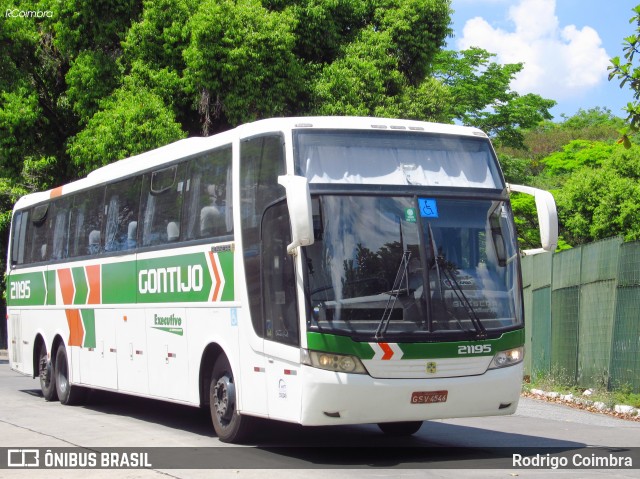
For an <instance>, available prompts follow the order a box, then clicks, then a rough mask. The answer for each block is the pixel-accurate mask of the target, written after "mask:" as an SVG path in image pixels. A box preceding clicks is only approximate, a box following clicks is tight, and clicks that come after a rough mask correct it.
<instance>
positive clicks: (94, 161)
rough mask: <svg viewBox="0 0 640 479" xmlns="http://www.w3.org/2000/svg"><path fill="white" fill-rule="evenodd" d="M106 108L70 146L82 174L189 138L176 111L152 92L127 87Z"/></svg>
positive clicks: (106, 102)
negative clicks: (175, 114) (179, 121)
mask: <svg viewBox="0 0 640 479" xmlns="http://www.w3.org/2000/svg"><path fill="white" fill-rule="evenodd" d="M103 105H104V106H103V109H102V110H101V111H99V112H98V113H96V114H95V115H94V116H93V117H92V118H91V120H89V122H88V123H87V126H86V128H85V129H84V130H82V131H81V132H80V133H79V134H78V135H76V136H75V138H74V139H73V140H72V141H71V143H70V146H69V154H70V156H71V161H72V162H73V164H74V165H75V167H76V168H77V170H78V173H79V174H86V173H89V172H90V171H91V170H93V169H95V168H98V167H100V166H104V165H106V164H108V163H111V162H113V161H115V160H118V159H121V158H124V157H126V156H129V155H135V154H138V153H142V152H145V151H148V150H151V149H153V148H156V147H158V146H160V145H165V144H168V143H171V142H173V141H176V140H178V139H180V138H184V137H185V136H186V134H185V133H184V131H183V130H182V129H181V127H180V124H179V123H177V122H176V121H175V116H174V114H173V111H172V110H171V109H170V108H167V107H166V106H165V105H164V103H163V102H162V99H161V98H160V97H159V96H157V95H156V94H154V93H152V92H150V91H147V90H144V89H136V90H130V89H128V88H126V87H123V88H121V89H118V90H116V91H115V92H114V93H113V94H112V95H111V96H110V97H109V98H108V99H106V100H105V101H104V102H103Z"/></svg>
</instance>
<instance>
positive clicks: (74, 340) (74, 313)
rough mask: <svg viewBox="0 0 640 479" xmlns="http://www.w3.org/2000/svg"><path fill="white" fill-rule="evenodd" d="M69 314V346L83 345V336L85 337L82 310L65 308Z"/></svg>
mask: <svg viewBox="0 0 640 479" xmlns="http://www.w3.org/2000/svg"><path fill="white" fill-rule="evenodd" d="M64 312H65V314H66V315H67V324H69V341H68V343H67V344H68V345H69V346H82V338H83V337H84V328H83V326H82V319H81V318H80V311H79V310H77V309H65V310H64Z"/></svg>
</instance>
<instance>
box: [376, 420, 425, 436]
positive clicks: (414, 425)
mask: <svg viewBox="0 0 640 479" xmlns="http://www.w3.org/2000/svg"><path fill="white" fill-rule="evenodd" d="M378 427H379V428H380V430H381V431H382V432H383V433H385V434H386V435H387V436H411V435H412V434H415V433H416V432H418V430H419V429H420V428H421V427H422V421H407V422H381V423H379V424H378Z"/></svg>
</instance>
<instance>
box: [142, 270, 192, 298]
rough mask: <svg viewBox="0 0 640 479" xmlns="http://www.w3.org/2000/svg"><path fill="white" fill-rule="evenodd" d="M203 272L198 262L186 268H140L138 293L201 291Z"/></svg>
mask: <svg viewBox="0 0 640 479" xmlns="http://www.w3.org/2000/svg"><path fill="white" fill-rule="evenodd" d="M203 278H204V273H203V270H202V266H201V265H199V264H195V265H189V266H187V267H186V268H184V267H180V266H174V267H171V268H155V269H141V270H140V272H139V273H138V292H139V293H140V294H166V293H188V292H191V291H196V292H198V291H202V288H203V286H204V281H203Z"/></svg>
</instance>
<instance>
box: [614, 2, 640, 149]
mask: <svg viewBox="0 0 640 479" xmlns="http://www.w3.org/2000/svg"><path fill="white" fill-rule="evenodd" d="M633 13H634V15H633V16H632V17H631V19H630V20H629V23H630V24H633V25H634V26H635V31H634V33H633V34H631V35H629V36H628V37H625V38H624V41H623V43H622V45H623V47H622V51H623V58H622V59H621V58H620V57H619V56H616V57H613V58H612V59H611V65H610V66H609V80H610V81H611V80H613V79H617V80H618V81H619V82H620V88H623V87H624V86H626V85H627V86H628V87H629V88H631V91H632V96H633V101H631V102H629V103H627V106H626V107H625V111H626V112H627V121H628V123H629V127H630V129H624V130H622V131H621V133H622V138H621V141H622V142H623V143H624V144H625V146H626V147H630V146H631V142H630V139H629V134H630V133H632V132H637V131H638V130H640V65H638V56H637V55H638V53H639V48H640V5H637V6H636V7H634V8H633Z"/></svg>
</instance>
